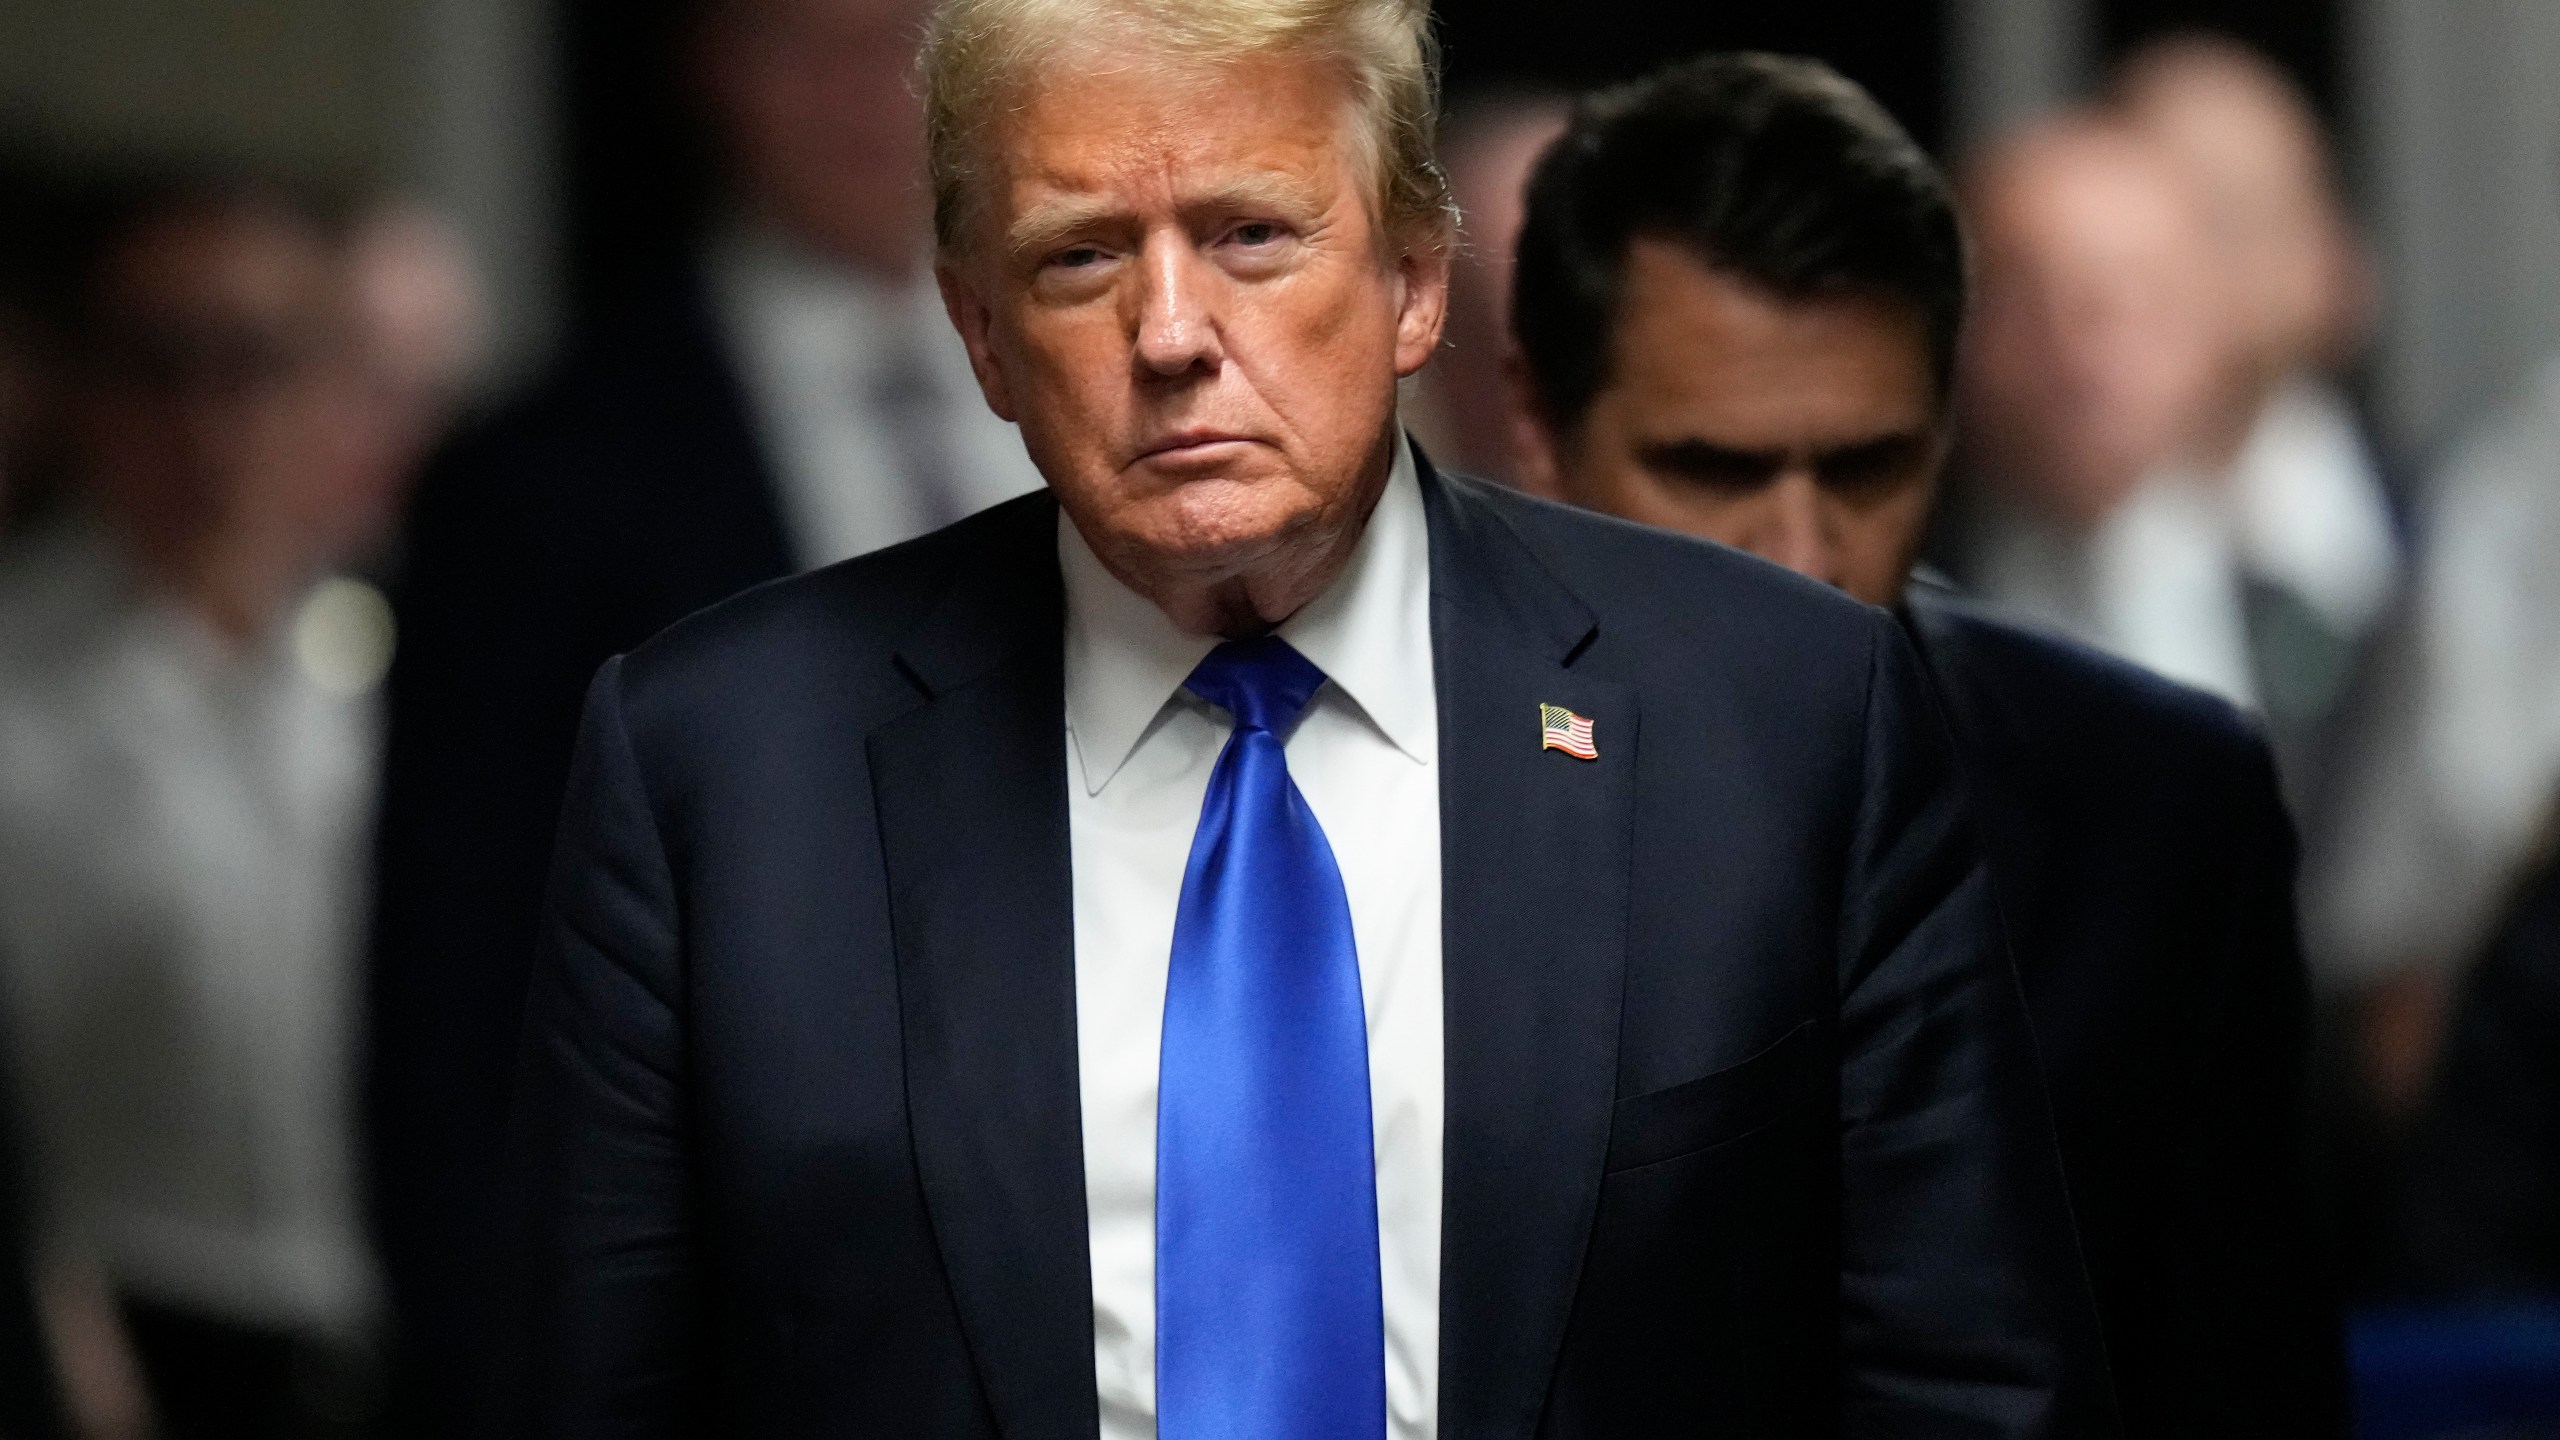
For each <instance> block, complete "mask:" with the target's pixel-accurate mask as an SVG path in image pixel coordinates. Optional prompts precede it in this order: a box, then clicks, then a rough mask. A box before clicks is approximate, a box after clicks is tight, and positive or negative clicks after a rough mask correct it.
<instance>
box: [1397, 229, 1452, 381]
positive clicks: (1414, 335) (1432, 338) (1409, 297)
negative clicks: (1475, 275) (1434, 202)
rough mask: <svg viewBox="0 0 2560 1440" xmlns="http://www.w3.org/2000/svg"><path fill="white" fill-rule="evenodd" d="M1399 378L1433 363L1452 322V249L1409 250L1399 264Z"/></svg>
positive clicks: (1443, 247)
mask: <svg viewBox="0 0 2560 1440" xmlns="http://www.w3.org/2000/svg"><path fill="white" fill-rule="evenodd" d="M1395 286H1396V378H1398V379H1402V378H1404V377H1405V376H1407V375H1411V374H1412V373H1414V372H1415V371H1417V370H1420V369H1421V368H1422V367H1423V366H1425V365H1427V364H1429V363H1430V362H1431V356H1432V353H1433V352H1434V351H1436V350H1438V349H1439V348H1440V331H1441V328H1442V327H1443V326H1445V325H1446V324H1447V323H1448V320H1449V250H1448V247H1447V246H1445V245H1442V246H1435V247H1431V248H1427V249H1418V250H1408V251H1406V252H1405V253H1404V254H1403V255H1402V256H1401V257H1399V258H1398V259H1397V261H1396V277H1395Z"/></svg>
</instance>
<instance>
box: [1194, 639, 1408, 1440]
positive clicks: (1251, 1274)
mask: <svg viewBox="0 0 2560 1440" xmlns="http://www.w3.org/2000/svg"><path fill="white" fill-rule="evenodd" d="M1323 684H1324V672H1323V671H1321V670H1318V669H1317V668H1316V667H1315V666H1314V665H1312V664H1310V663H1308V661H1307V659H1306V657H1304V656H1302V655H1300V654H1299V653H1298V652H1297V651H1295V650H1292V649H1290V648H1289V647H1288V645H1287V644H1286V643H1284V642H1282V641H1280V640H1278V639H1276V638H1272V637H1265V638H1262V639H1259V640H1241V641H1232V642H1229V643H1227V644H1224V645H1221V646H1219V647H1218V648H1217V649H1216V650H1213V651H1211V652H1210V654H1209V657H1208V658H1207V659H1205V660H1203V661H1201V662H1200V667H1199V668H1198V669H1197V670H1194V671H1192V672H1191V680H1190V689H1191V693H1193V694H1194V695H1197V696H1199V697H1200V698H1201V699H1203V700H1206V701H1208V702H1209V703H1211V704H1213V705H1216V706H1219V707H1221V708H1222V709H1224V710H1225V711H1226V712H1227V713H1228V714H1230V715H1232V716H1234V717H1235V733H1234V734H1233V735H1231V736H1230V737H1229V738H1228V740H1227V745H1226V749H1225V750H1223V751H1221V752H1220V753H1219V755H1218V764H1217V768H1216V769H1215V770H1213V771H1212V772H1210V776H1209V795H1208V799H1207V800H1206V801H1205V802H1203V803H1202V805H1201V807H1200V828H1199V830H1198V831H1197V832H1196V833H1195V834H1194V835H1193V837H1192V841H1191V861H1190V864H1189V866H1188V868H1186V869H1185V870H1184V872H1183V877H1182V901H1181V905H1180V908H1179V909H1177V910H1176V912H1175V914H1174V922H1173V967H1172V971H1171V973H1170V975H1169V977H1168V978H1167V981H1166V984H1165V997H1164V1048H1163V1052H1162V1054H1161V1056H1160V1058H1159V1060H1158V1066H1159V1069H1158V1081H1159V1087H1160V1088H1159V1092H1158V1096H1157V1101H1156V1433H1157V1435H1158V1436H1159V1437H1161V1440H1382V1437H1383V1436H1384V1435H1385V1433H1386V1410H1387V1388H1386V1345H1385V1340H1384V1334H1383V1331H1384V1326H1385V1321H1384V1318H1383V1316H1382V1313H1381V1309H1380V1301H1379V1296H1378V1190H1377V1174H1376V1160H1375V1157H1374V1155H1373V1154H1372V1152H1371V1150H1370V1138H1369V1037H1368V1025H1367V1022H1366V1019H1365V1016H1364V1013H1363V1011H1362V1009H1361V1005H1360V962H1359V953H1358V951H1357V950H1356V949H1354V947H1353V944H1352V937H1351V906H1350V902H1349V900H1348V898H1347V897H1346V896H1345V895H1344V894H1343V889H1342V871H1341V870H1340V869H1339V868H1338V867H1337V866H1336V865H1335V864H1334V860H1333V847H1332V846H1331V845H1329V844H1327V843H1326V842H1325V838H1324V830H1323V827H1321V826H1319V825H1318V824H1317V823H1316V817H1315V812H1314V811H1312V810H1309V809H1308V808H1307V802H1306V798H1305V797H1304V796H1302V795H1300V794H1299V793H1298V787H1297V785H1296V784H1295V783H1294V782H1292V781H1291V780H1290V778H1289V764H1288V760H1287V758H1286V757H1285V756H1284V755H1283V754H1282V752H1281V748H1280V747H1281V741H1282V738H1283V737H1285V736H1286V735H1287V734H1288V733H1289V730H1290V728H1291V727H1292V726H1294V725H1295V724H1296V723H1297V720H1298V717H1299V715H1300V714H1301V713H1302V712H1303V711H1305V709H1306V707H1307V702H1308V701H1309V700H1310V699H1312V698H1314V696H1315V693H1316V690H1317V689H1318V688H1319V687H1320V686H1322V685H1323Z"/></svg>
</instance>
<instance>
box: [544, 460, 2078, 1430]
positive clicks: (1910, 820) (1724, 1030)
mask: <svg viewBox="0 0 2560 1440" xmlns="http://www.w3.org/2000/svg"><path fill="white" fill-rule="evenodd" d="M1422 483H1423V491H1424V504H1425V509H1426V513H1427V515H1428V517H1429V532H1430V547H1431V567H1432V574H1431V591H1432V601H1431V607H1432V625H1433V643H1434V647H1435V668H1436V680H1437V685H1438V692H1439V705H1440V736H1441V759H1440V764H1441V773H1442V777H1443V779H1442V801H1441V804H1442V811H1441V835H1442V837H1443V842H1442V843H1443V860H1442V868H1443V884H1444V886H1445V895H1444V904H1443V913H1444V916H1445V921H1444V925H1445V930H1444V940H1443V944H1444V964H1445V966H1446V972H1447V973H1446V984H1445V994H1446V999H1445V1002H1444V1003H1445V1026H1446V1031H1445V1033H1446V1051H1447V1058H1446V1105H1447V1111H1446V1113H1447V1130H1446V1141H1445V1147H1446V1148H1445V1152H1444V1155H1443V1164H1444V1167H1445V1168H1444V1176H1445V1198H1444V1209H1443V1217H1442V1226H1443V1237H1442V1259H1441V1350H1440V1397H1441V1398H1440V1433H1441V1434H1442V1435H1443V1436H1444V1437H1447V1440H1492V1437H1506V1440H1509V1437H1517V1440H1528V1437H1531V1436H1543V1437H1555V1440H1565V1437H1620V1436H1625V1437H1634V1436H1646V1437H1651V1436H1656V1435H1661V1434H1665V1433H1673V1432H1677V1433H1686V1434H1714V1435H1735V1436H1741V1435H1754V1436H1758V1435H1788V1436H1795V1435H1821V1434H1845V1435H1852V1436H1886V1435H1891V1436H1896V1437H1908V1436H1924V1435H1946V1436H1959V1435H1961V1436H2047V1435H2064V1434H2069V1435H2097V1434H2109V1433H2112V1431H2113V1410H2112V1401H2111V1397H2110V1395H2109V1393H2108V1384H2107V1379H2106V1374H2105V1362H2104V1359H2103V1356H2102V1354H2101V1353H2100V1344H2099V1341H2098V1338H2097V1335H2096V1322H2095V1316H2094V1312H2093V1311H2092V1309H2091V1307H2090V1302H2089V1299H2088V1294H2087V1289H2086V1284H2085V1279H2084V1277H2083V1274H2082V1271H2081V1268H2080V1261H2079V1258H2078V1253H2077V1248H2076V1245H2075V1242H2074V1239H2073V1236H2072V1232H2071V1227H2070V1221H2069V1216H2068V1207H2067V1201H2066V1199H2065V1196H2064V1192H2063V1182H2062V1179H2061V1176H2060V1174H2059V1169H2058V1164H2057V1161H2056V1158H2055V1154H2054V1151H2053V1148H2052V1139H2051V1132H2050V1127H2049V1122H2048V1119H2047V1116H2046V1113H2045V1108H2044V1101H2043V1096H2042V1091H2041V1086H2040V1084H2039V1080H2038V1076H2037V1074H2036V1068H2035V1060H2034V1056H2033V1046H2032V1041H2031V1040H2030V1039H2029V1036H2028V1032H2027V1023H2026V1016H2025V1013H2024V1008H2023V1005H2022V1003H2021V1000H2020V997H2019V994H2018V990H2017V985H2016V980H2015V977H2014V974H2013V972H2012V971H2011V970H2010V968H2009V966H2008V964H2007V961H2006V959H2005V955H2004V952H2003V949H2002V942H2001V939H2000V936H1999V931H1998V926H1997V922H1996V920H1995V919H1994V916H1993V905H1992V901H1991V896H1990V894H1989V890H1988V887H1987V883H1986V880H1985V876H1984V872H1983V869H1982V866H1981V864H1980V863H1979V860H1978V858H1977V854H1976V851H1975V847H1974V842H1973V840H1972V837H1971V834H1970V830H1969V825H1968V821H1967V817H1966V812H1965V809H1964V806H1963V804H1962V802H1961V800H1960V798H1959V794H1958V790H1957V787H1956V785H1955V783H1954V777H1953V773H1952V764H1951V759H1950V755H1949V752H1948V749H1947V746H1946V743H1945V740H1944V738H1943V734H1942V731H1941V729H1940V727H1939V725H1938V722H1937V721H1936V719H1935V716H1934V713H1933V711H1932V708H1931V702H1930V701H1929V699H1928V698H1927V692H1926V688H1925V682H1924V680H1923V679H1922V676H1921V674H1920V672H1919V669H1918V665H1917V662H1916V660H1915V659H1914V657H1913V654H1912V652H1911V650H1910V647H1909V646H1908V644H1907V643H1906V642H1905V641H1904V639H1903V637H1902V635H1901V633H1900V631H1899V630H1898V629H1897V628H1896V626H1895V625H1894V623H1893V622H1892V620H1891V618H1890V617H1889V616H1887V615H1885V614H1884V613H1883V612H1881V611H1876V610H1872V609H1869V608H1866V607H1862V606H1859V605H1857V604H1855V603H1852V602H1850V601H1848V600H1845V599H1843V598H1841V597H1839V596H1838V595H1836V594H1833V593H1832V592H1830V591H1828V590H1826V589H1823V588H1822V587H1819V586H1816V585H1813V584H1811V583H1809V582H1806V581H1803V580H1800V579H1798V578H1796V577H1794V576H1790V575H1788V574H1786V573H1785V572H1783V571H1780V570H1778V569H1776V568H1774V567H1771V566H1768V565H1766V564H1764V563H1762V562H1760V561H1757V560H1753V559H1750V558H1748V557H1745V556H1741V555H1737V554H1735V553H1732V552H1729V551H1724V550H1720V549H1717V548H1714V547H1711V546H1708V545H1705V544H1702V543H1699V542H1696V541H1692V540H1687V539H1683V538H1679V537H1675V536H1669V535H1664V534H1661V533H1658V532H1653V531H1648V530H1644V529H1641V528H1638V527H1635V526H1631V525H1626V524H1623V523H1620V522H1617V521H1613V520H1608V519H1604V518H1600V517H1597V516H1592V515H1588V514H1584V513H1581V512H1577V511H1571V510H1567V509H1564V508H1561V507H1557V506H1552V505H1548V504H1545V503H1543V502H1539V501H1534V500H1529V499H1525V498H1521V497H1518V496H1514V495H1509V494H1506V493H1501V492H1496V491H1493V490H1491V489H1488V488H1486V487H1483V486H1480V485H1477V484H1475V483H1474V482H1470V481H1463V480H1443V479H1441V478H1439V477H1437V476H1435V475H1432V474H1431V473H1429V471H1428V470H1427V468H1426V471H1425V476H1424V479H1423V482H1422ZM1056 524H1057V509H1056V505H1055V502H1054V501H1053V500H1052V499H1051V498H1050V497H1049V496H1047V495H1045V494H1042V495H1035V496H1031V497H1026V498H1024V499H1022V500H1019V501H1015V502H1011V503H1009V504H1006V505H1003V506H999V507H997V508H996V509H994V510H991V511H988V512H986V513H984V514H982V515H980V516H978V517H975V518H973V519H971V520H968V521H964V522H962V523H961V524H959V525H957V526H954V527H952V528H951V529H948V530H945V531H942V532H941V533H939V534H936V535H933V536H929V537H927V538H925V539H923V540H921V541H918V542H915V543H912V544H909V545H905V546H901V547H899V548H896V549H893V550H889V551H885V552H882V553H880V554H877V555H874V556H869V557H865V558H862V559H858V560H854V561H850V562H847V563H846V564H843V565H839V566H836V567H833V568H831V569H828V570H824V571H821V572H818V573H816V574H814V575H810V576H807V577H802V578H799V579H794V580H786V581H782V582H779V583H777V584H774V585H770V586H766V587H763V588H760V589H758V590H755V591H753V592H750V593H749V594H747V595H745V596H742V597H739V598H737V599H735V600H732V601H730V602H728V603H726V604H723V605H721V606H719V607H717V608H715V609H713V610H711V611H709V612H707V613H705V614H702V615H699V616H696V617H694V618H692V619H690V620H688V621H686V622H685V623H683V624H680V625H678V626H676V627H675V628H674V629H672V630H670V631H668V632H667V633H665V634H663V635H661V636H659V637H658V638H656V639H655V640H653V641H651V642H650V643H649V644H648V645H645V646H643V647H641V648H640V649H639V650H637V651H635V652H633V653H632V654H631V655H629V656H628V657H627V658H625V659H621V660H617V661H614V662H612V663H610V664H608V665H607V666H606V667H605V668H604V670H603V671H602V672H601V673H600V674H599V675H598V676H597V679H596V682H595V685H594V687H593V689H592V690H591V692H590V694H589V698H588V704H587V711H586V718H585V722H584V731H583V734H582V736H581V738H580V742H579V751H578V759H577V762H576V765H575V767H574V770H573V774H572V778H571V781H570V787H569V796H568V802H567V807H566V810H565V812H564V815H563V818H562V822H561V838H560V847H559V851H558V855H557V858H556V861H555V868H554V871H553V880H552V888H551V893H550V898H549V901H548V911H547V916H546V920H545V925H544V941H543V953H542V957H541V960H540V962H539V965H538V967H537V974H536V980H535V986H534V994H533V998H532V1004H531V1012H530V1015H529V1019H528V1032H527V1046H526V1069H525V1072H524V1076H523V1079H522V1081H521V1104H522V1108H521V1111H520V1119H521V1121H522V1124H523V1126H524V1130H523V1143H524V1145H525V1147H526V1149H525V1154H526V1159H527V1170H526V1190H525V1193H526V1197H527V1205H528V1220H529V1228H528V1237H529V1239H530V1242H531V1262H532V1269H531V1272H530V1273H531V1275H532V1277H533V1287H532V1294H533V1297H534V1302H535V1303H534V1309H533V1311H532V1314H531V1317H530V1318H531V1320H532V1324H533V1331H532V1334H531V1336H530V1337H529V1341H528V1345H527V1349H526V1354H527V1357H528V1359H529V1361H530V1363H531V1368H532V1372H533V1373H532V1377H531V1386H530V1390H529V1405H530V1417H531V1421H530V1429H531V1431H532V1432H533V1433H537V1434H541V1435H546V1436H633V1437H636V1436H668V1435H678V1434H710V1433H722V1434H728V1433H739V1434H792V1435H848V1436H849V1435H897V1436H918V1437H943V1436H949V1437H979V1436H990V1437H991V1436H998V1435H1001V1436H1005V1437H1008V1440H1052V1437H1054V1440H1090V1437H1092V1436H1093V1435H1094V1434H1095V1433H1096V1426H1097V1420H1096V1403H1095V1386H1094V1371H1093V1363H1094V1358H1093V1304H1092V1287H1091V1277H1090V1266H1089V1261H1088V1256H1087V1235H1086V1216H1085V1205H1084V1196H1085V1192H1084V1167H1083V1151H1082V1142H1081V1138H1080V1130H1079V1126H1080V1119H1079V1113H1078V1103H1077V1053H1076V1033H1075V988H1074V966H1075V955H1074V944H1073V930H1072V925H1071V922H1070V915H1069V906H1070V893H1071V887H1070V875H1069V867H1070V859H1069V850H1068V835H1067V808H1066V806H1067V800H1066V796H1067V783H1068V781H1067V773H1066V745H1065V727H1064V719H1063V716H1064V710H1063V690H1062V685H1063V674H1062V664H1063V662H1062V654H1061V651H1062V634H1063V631H1062V605H1063V601H1062V598H1061V591H1060V585H1059V579H1058V566H1057V559H1056ZM1542 703H1552V704H1558V705H1564V706H1567V707H1570V708H1571V709H1573V710H1576V711H1578V712H1580V713H1582V714H1584V715H1587V716H1590V717H1592V718H1593V720H1594V721H1595V722H1596V734H1595V740H1596V744H1597V747H1598V749H1599V752H1600V757H1599V759H1598V760H1597V761H1596V762H1585V761H1581V760H1576V759H1573V758H1571V757H1568V756H1566V755H1564V754H1563V753H1561V752H1556V751H1545V750H1541V748H1540V746H1539V743H1538V735H1537V721H1538V707H1539V706H1540V705H1541V704H1542Z"/></svg>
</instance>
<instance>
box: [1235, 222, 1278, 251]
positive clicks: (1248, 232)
mask: <svg viewBox="0 0 2560 1440" xmlns="http://www.w3.org/2000/svg"><path fill="white" fill-rule="evenodd" d="M1235 237H1236V241H1237V243H1239V244H1243V245H1268V244H1270V243H1271V242H1272V241H1274V240H1277V239H1279V238H1280V227H1279V226H1277V225H1274V224H1272V223H1271V222H1270V221H1268V220H1256V221H1252V222H1251V223H1249V224H1244V225H1239V226H1237V227H1236V229H1235Z"/></svg>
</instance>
